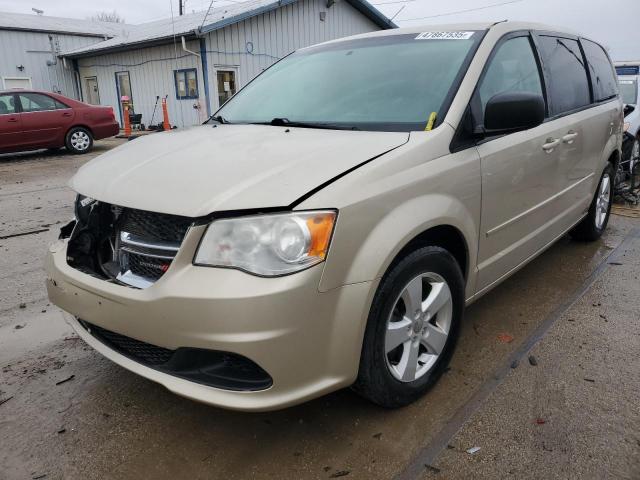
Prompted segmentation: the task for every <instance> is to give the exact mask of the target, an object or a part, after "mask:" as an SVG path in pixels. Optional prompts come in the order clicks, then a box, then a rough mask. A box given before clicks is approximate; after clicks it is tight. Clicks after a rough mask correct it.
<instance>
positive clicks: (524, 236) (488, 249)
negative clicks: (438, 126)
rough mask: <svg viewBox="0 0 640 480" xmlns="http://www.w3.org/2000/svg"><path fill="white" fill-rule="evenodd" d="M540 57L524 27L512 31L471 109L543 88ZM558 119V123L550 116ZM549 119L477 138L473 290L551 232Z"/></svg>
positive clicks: (479, 113)
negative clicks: (478, 187) (478, 206)
mask: <svg viewBox="0 0 640 480" xmlns="http://www.w3.org/2000/svg"><path fill="white" fill-rule="evenodd" d="M540 72H541V68H540V62H539V60H538V57H537V54H536V50H535V49H534V44H533V40H532V38H531V36H530V34H529V32H521V33H520V32H518V33H514V34H511V35H509V36H507V37H505V38H504V39H503V40H501V42H500V43H498V45H497V46H496V48H495V49H494V52H493V53H492V55H491V57H490V59H489V62H488V66H487V68H486V70H485V72H484V74H483V76H482V77H481V80H480V82H479V85H478V88H477V90H476V93H475V94H474V98H473V100H472V111H473V114H474V115H473V116H474V118H475V119H476V124H478V123H482V120H481V121H480V122H478V121H477V119H478V118H480V119H483V118H484V108H485V106H486V104H487V102H488V101H489V99H490V98H491V97H493V96H494V95H496V94H498V93H504V92H530V93H537V94H540V95H543V92H544V87H543V85H544V83H543V77H542V75H541V73H540ZM551 123H555V122H551ZM551 123H549V122H546V123H543V124H542V125H540V126H538V127H535V128H532V129H530V130H525V131H521V132H516V133H512V134H507V135H502V136H497V137H488V138H486V139H485V140H484V141H483V142H481V143H480V144H479V145H478V147H477V148H478V153H479V154H480V164H481V171H482V213H481V225H480V229H481V231H480V240H479V250H478V283H477V291H478V292H481V291H482V290H484V289H486V288H489V287H490V286H491V285H492V284H493V283H495V282H496V281H498V280H500V279H501V278H502V277H503V276H505V275H507V274H508V273H509V272H511V271H512V270H513V269H514V268H516V267H517V266H519V265H520V264H521V263H522V262H524V261H526V260H527V259H528V258H529V257H531V256H532V255H534V254H535V253H536V252H537V251H538V250H540V249H541V248H542V247H544V246H545V245H546V244H547V243H548V242H550V241H552V240H553V238H554V233H553V228H552V226H553V224H554V217H555V216H556V215H557V213H556V212H555V210H554V209H555V208H556V205H555V204H554V202H552V201H551V199H552V198H553V196H554V195H556V194H557V193H558V192H559V191H560V190H561V188H562V187H561V181H560V175H559V173H560V171H559V169H560V163H559V153H560V148H559V147H560V142H557V141H556V140H555V139H557V138H558V132H557V131H556V130H558V125H557V124H555V125H552V124H551Z"/></svg>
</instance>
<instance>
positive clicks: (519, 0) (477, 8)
mask: <svg viewBox="0 0 640 480" xmlns="http://www.w3.org/2000/svg"><path fill="white" fill-rule="evenodd" d="M523 1H524V0H510V1H508V2H502V3H494V4H492V5H485V6H484V7H475V8H467V9H465V10H457V11H455V12H448V13H440V14H438V15H428V16H426V17H415V18H401V19H398V21H400V22H409V21H411V20H426V19H428V18H437V17H446V16H448V15H456V14H458V13H467V12H476V11H478V10H485V9H487V8H493V7H501V6H503V5H509V4H512V3H519V2H523Z"/></svg>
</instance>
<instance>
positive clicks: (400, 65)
mask: <svg viewBox="0 0 640 480" xmlns="http://www.w3.org/2000/svg"><path fill="white" fill-rule="evenodd" d="M444 33H447V32H444ZM448 33H449V35H430V34H429V35H427V34H420V35H416V34H405V35H391V36H382V37H369V38H363V39H356V40H347V41H341V42H334V43H330V44H325V45H319V46H316V47H310V48H305V49H302V50H299V51H297V52H295V53H293V54H292V55H290V56H288V57H286V58H285V59H283V60H281V61H280V62H278V63H276V64H274V65H273V66H272V67H270V68H269V69H267V70H266V71H265V72H264V73H262V74H261V75H260V76H259V77H257V78H256V79H255V80H254V81H253V82H251V83H249V85H247V86H246V87H245V88H244V89H243V90H241V91H240V92H238V93H237V94H236V95H235V96H234V97H233V98H231V99H230V100H229V101H228V102H227V103H226V104H225V105H224V106H223V107H222V108H221V109H220V110H219V111H218V112H217V113H216V115H220V116H222V117H223V118H224V119H225V120H226V121H229V122H231V123H270V122H271V121H272V120H273V119H286V120H288V121H290V122H300V123H302V122H304V123H306V124H307V126H310V125H312V126H318V125H322V127H318V128H357V129H361V130H387V131H411V130H424V128H425V126H426V124H427V122H428V120H429V118H430V116H431V114H432V113H433V112H436V113H437V115H438V120H442V118H443V117H444V114H445V113H446V108H447V100H448V99H450V98H451V95H452V94H455V91H456V90H457V87H458V84H459V81H460V78H461V74H462V73H464V72H463V71H462V70H463V66H464V65H465V62H466V61H468V59H469V58H470V57H471V56H472V55H473V53H474V52H475V49H476V47H477V45H478V43H479V42H480V40H481V38H482V32H479V31H475V32H448ZM452 33H460V34H463V35H452Z"/></svg>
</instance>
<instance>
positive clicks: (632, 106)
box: [623, 103, 636, 117]
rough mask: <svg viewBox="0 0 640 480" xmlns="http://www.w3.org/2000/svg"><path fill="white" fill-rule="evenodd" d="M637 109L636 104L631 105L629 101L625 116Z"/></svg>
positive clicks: (625, 107)
mask: <svg viewBox="0 0 640 480" xmlns="http://www.w3.org/2000/svg"><path fill="white" fill-rule="evenodd" d="M635 110H636V107H635V105H629V104H628V103H627V104H626V105H625V106H624V114H623V115H624V116H625V117H626V116H627V115H629V114H630V113H633V112H634V111H635Z"/></svg>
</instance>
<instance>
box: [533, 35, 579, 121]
mask: <svg viewBox="0 0 640 480" xmlns="http://www.w3.org/2000/svg"><path fill="white" fill-rule="evenodd" d="M539 43H540V53H541V55H542V60H543V64H544V67H545V70H546V73H547V76H548V97H549V103H550V109H551V115H552V116H555V115H560V114H563V113H566V112H570V111H572V110H576V109H578V108H581V107H584V106H586V105H589V104H590V103H591V95H590V93H589V80H588V78H587V70H586V69H585V65H584V58H583V57H582V51H581V50H580V46H579V45H578V42H577V41H576V40H571V39H568V38H561V37H551V36H546V35H545V36H541V37H540V42H539Z"/></svg>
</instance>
